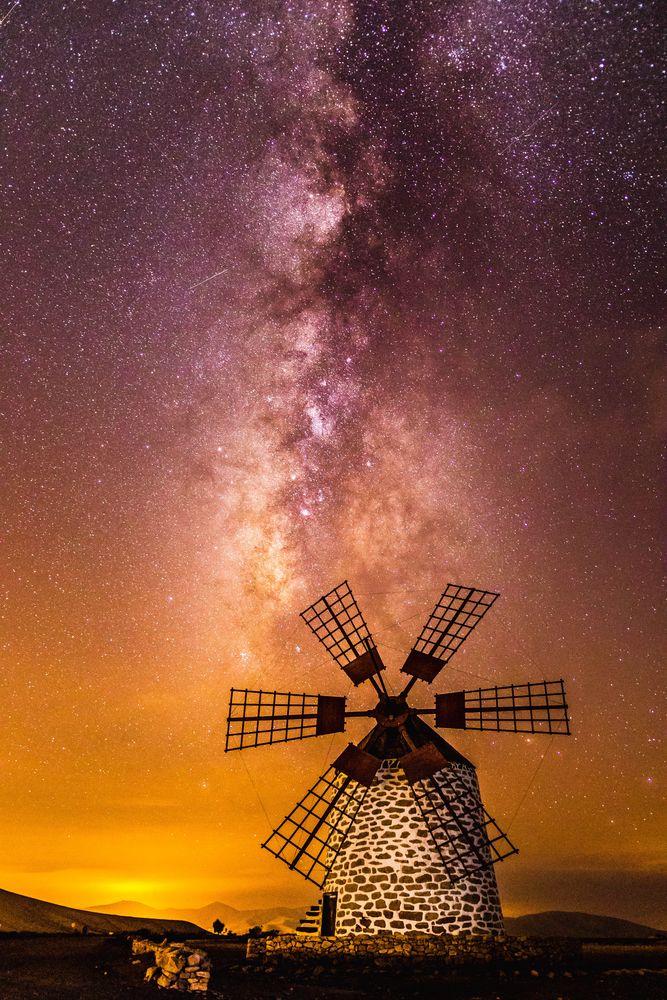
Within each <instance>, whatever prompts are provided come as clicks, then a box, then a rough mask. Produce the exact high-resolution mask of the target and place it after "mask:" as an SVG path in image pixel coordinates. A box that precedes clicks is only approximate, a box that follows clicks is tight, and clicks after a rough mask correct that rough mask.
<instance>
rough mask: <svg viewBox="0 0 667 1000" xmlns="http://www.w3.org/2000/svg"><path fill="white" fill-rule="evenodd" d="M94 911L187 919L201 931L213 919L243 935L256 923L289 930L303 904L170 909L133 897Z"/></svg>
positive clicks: (160, 918) (303, 908) (220, 905)
mask: <svg viewBox="0 0 667 1000" xmlns="http://www.w3.org/2000/svg"><path fill="white" fill-rule="evenodd" d="M90 909H91V911H93V912H94V913H123V914H127V915H129V916H136V917H141V918H142V919H148V918H150V919H155V920H188V921H191V922H192V923H193V924H197V925H198V926H199V927H203V928H204V930H209V931H210V930H211V925H212V923H213V921H214V920H222V922H223V924H225V926H226V927H228V928H229V930H230V931H233V932H234V933H235V934H243V933H244V932H245V931H247V930H248V928H249V927H254V926H256V925H258V924H259V926H260V927H263V928H264V930H267V931H268V930H272V929H275V930H277V931H281V933H283V934H288V933H289V932H290V931H293V930H294V929H295V927H296V925H297V924H298V923H299V920H300V919H301V917H302V916H303V915H304V913H305V912H306V909H307V907H306V906H301V907H298V908H297V909H292V908H290V907H287V906H270V907H264V908H262V909H257V910H236V909H235V908H234V907H233V906H228V905H227V903H208V904H207V905H206V906H201V907H199V908H198V909H189V908H185V909H184V908H178V909H177V908H170V909H167V910H155V909H153V908H152V907H150V906H145V905H144V904H143V903H137V902H134V901H133V900H122V901H121V902H119V903H105V904H104V905H102V906H91V907H90Z"/></svg>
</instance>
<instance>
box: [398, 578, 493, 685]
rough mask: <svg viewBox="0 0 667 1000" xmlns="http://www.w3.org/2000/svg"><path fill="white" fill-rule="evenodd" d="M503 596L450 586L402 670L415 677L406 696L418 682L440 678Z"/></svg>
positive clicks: (453, 584)
mask: <svg viewBox="0 0 667 1000" xmlns="http://www.w3.org/2000/svg"><path fill="white" fill-rule="evenodd" d="M499 596H500V595H499V594H496V593H494V592H493V591H490V590H479V589H477V588H475V587H464V586H460V585H459V584H456V583H448V584H447V586H446V587H445V590H444V592H443V594H442V595H441V597H440V600H439V601H438V603H437V604H436V606H435V607H434V608H433V611H432V612H431V614H430V615H429V618H428V620H427V622H426V624H425V625H424V627H423V629H422V631H421V634H420V636H419V638H418V639H417V641H416V643H415V644H414V646H413V647H412V649H411V651H410V653H409V654H408V658H407V660H406V661H405V663H404V664H403V666H402V667H401V671H402V672H403V673H404V674H410V675H411V676H412V680H411V681H409V682H408V685H407V687H406V689H405V691H404V692H403V693H404V694H405V693H407V691H408V690H409V689H410V688H411V687H412V685H413V684H414V682H415V681H416V680H421V681H427V682H428V683H429V684H430V683H431V681H433V680H434V679H435V678H436V677H437V676H438V674H439V673H440V671H441V670H442V668H443V667H444V666H445V664H446V663H448V662H449V660H450V659H451V658H452V656H453V655H454V653H455V652H456V650H457V649H458V648H459V647H460V646H461V643H463V642H465V640H466V639H467V638H468V636H469V635H470V633H471V632H472V630H473V629H474V628H475V626H476V625H477V624H478V623H479V622H480V621H481V620H482V618H483V617H484V615H485V614H486V612H487V611H488V610H489V608H490V607H491V606H492V605H493V603H494V601H495V600H496V599H497V598H498V597H499Z"/></svg>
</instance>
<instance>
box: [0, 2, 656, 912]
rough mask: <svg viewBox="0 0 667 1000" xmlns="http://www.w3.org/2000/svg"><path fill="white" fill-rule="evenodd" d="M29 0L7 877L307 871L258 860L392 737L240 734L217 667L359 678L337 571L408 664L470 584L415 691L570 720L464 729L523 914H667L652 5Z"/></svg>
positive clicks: (17, 26)
mask: <svg viewBox="0 0 667 1000" xmlns="http://www.w3.org/2000/svg"><path fill="white" fill-rule="evenodd" d="M3 12H4V13H3V15H2V17H3V18H4V20H2V18H0V20H1V26H0V53H1V57H0V63H1V66H2V92H3V98H4V100H3V104H4V123H3V130H2V134H3V142H2V157H3V161H2V162H3V166H2V194H3V205H4V209H3V225H2V241H3V244H4V245H3V253H2V269H3V281H2V285H3V293H2V297H1V299H0V312H1V313H2V334H1V337H2V358H1V362H0V384H1V388H2V398H1V403H0V415H1V424H0V426H1V431H0V433H1V434H2V439H3V443H2V451H1V454H2V464H3V474H2V479H3V487H2V491H1V494H0V512H1V517H2V533H1V536H0V544H1V548H0V552H1V553H2V560H1V563H0V589H1V593H2V604H1V605H0V609H1V610H0V616H1V643H2V672H1V678H0V720H1V722H2V724H1V726H0V766H1V773H2V780H1V781H0V803H1V806H2V812H1V816H2V819H1V821H0V858H1V861H0V886H2V888H5V889H10V890H13V891H16V892H23V893H26V894H29V895H35V896H39V897H41V898H47V899H50V900H53V901H56V902H63V903H67V904H70V905H78V906H86V905H93V904H100V903H108V902H113V901H115V900H118V899H123V898H124V899H138V900H141V901H143V902H145V903H148V904H150V905H158V906H162V905H192V906H195V905H202V904H204V903H208V902H210V901H212V900H213V899H221V900H223V901H225V902H227V903H231V904H232V905H238V906H249V905H264V904H268V903H273V902H283V903H285V904H290V905H297V904H301V903H305V902H307V901H309V900H310V899H312V898H313V897H314V895H315V893H314V891H313V892H311V889H310V888H309V887H308V885H307V883H305V882H303V881H302V880H301V879H300V878H299V877H298V876H297V875H294V874H292V873H290V872H289V871H288V870H287V869H286V868H284V866H282V865H279V864H278V863H277V862H275V861H274V860H273V859H272V858H271V857H270V856H269V855H268V854H267V853H266V852H264V851H261V850H260V849H259V844H260V843H261V841H262V840H264V839H265V837H266V836H267V834H268V832H269V831H270V829H271V826H274V825H277V823H278V822H279V821H280V820H281V819H282V817H283V816H284V815H285V813H287V812H288V811H289V810H290V809H291V807H292V806H293V804H294V803H295V801H296V800H297V798H300V797H301V795H302V794H303V792H304V791H305V789H306V788H307V787H308V786H309V785H311V784H313V783H314V781H315V779H316V778H317V777H318V775H319V774H321V773H322V772H323V771H324V770H325V769H326V766H327V764H328V762H329V761H330V760H331V759H333V757H334V756H335V755H337V754H338V753H339V752H340V750H341V749H342V747H343V746H344V745H345V744H346V742H347V740H348V738H352V739H355V740H356V739H358V738H360V737H361V736H362V735H363V734H364V732H365V731H366V729H367V728H368V725H367V723H366V724H364V721H363V720H361V721H359V720H357V721H355V722H353V723H352V724H351V726H350V731H349V736H348V735H340V736H337V737H335V738H333V739H331V738H329V737H324V738H321V739H320V740H310V741H307V742H304V743H303V744H290V745H288V746H275V747H269V748H263V749H258V750H248V751H245V752H244V753H243V754H242V755H241V754H230V755H228V756H225V754H224V752H223V747H224V729H225V718H226V714H227V700H228V691H229V687H230V686H231V685H232V684H234V685H235V686H237V687H245V686H249V687H253V686H256V687H264V688H270V689H273V688H277V689H278V690H291V691H296V692H301V691H312V692H318V691H319V692H321V693H324V694H346V693H347V692H348V690H349V685H348V681H347V678H346V677H345V676H344V674H343V673H342V672H341V671H340V670H338V669H337V668H336V667H335V665H334V664H333V663H332V662H331V661H330V660H329V659H328V658H327V657H326V654H323V653H322V652H320V650H319V649H318V647H317V643H316V642H315V640H314V638H313V637H312V636H310V634H309V633H308V630H307V628H306V627H305V625H304V624H303V623H302V622H301V621H300V619H299V617H298V612H299V611H300V610H302V609H303V608H304V607H306V605H308V604H310V603H311V601H313V600H314V599H315V598H317V597H318V596H319V594H321V593H323V592H325V591H327V590H329V589H331V587H333V586H334V585H335V584H337V583H339V582H340V580H342V579H345V578H347V579H348V580H349V581H350V583H351V585H352V586H353V588H354V590H355V593H356V594H357V596H358V598H359V602H360V604H361V605H362V608H363V610H364V613H365V615H366V618H367V620H368V622H369V625H370V627H371V629H372V630H373V631H374V632H375V633H376V634H377V642H378V646H379V648H380V650H381V652H382V654H383V656H384V658H385V661H386V662H387V663H388V664H389V665H390V666H391V667H392V668H393V673H390V672H389V671H388V680H389V682H390V683H393V685H394V687H397V686H398V677H397V673H396V669H397V668H398V667H399V666H400V665H401V663H402V662H403V656H404V655H405V653H406V652H407V650H408V649H409V648H410V646H411V645H412V643H413V641H414V639H415V638H416V636H417V634H418V632H419V630H420V628H421V625H422V622H423V620H424V619H425V617H426V615H427V613H428V611H429V610H430V608H431V607H432V606H433V604H434V602H435V599H436V598H437V597H438V595H439V594H440V593H441V591H442V589H443V588H444V585H445V584H446V583H447V582H448V581H450V580H451V581H454V582H457V583H464V584H474V585H476V586H480V587H483V588H486V589H488V590H495V591H500V592H501V594H502V597H501V599H500V600H499V601H498V602H496V604H495V606H494V608H493V609H492V611H491V612H490V613H489V614H488V615H487V616H486V618H485V620H484V622H483V623H482V624H481V625H480V627H479V629H477V630H476V632H475V633H474V635H473V636H472V637H471V638H470V640H469V641H468V642H467V643H466V645H465V648H464V649H463V650H461V652H460V653H459V654H458V655H457V656H456V657H455V658H454V660H453V661H452V664H451V666H449V667H447V668H446V670H443V672H442V673H441V674H440V676H439V678H438V680H437V681H436V683H435V685H434V686H433V689H431V690H429V689H428V688H427V687H426V685H422V684H420V685H418V688H417V689H416V690H415V695H414V696H413V701H414V702H420V703H428V702H429V700H430V698H431V697H432V695H433V693H434V689H435V690H438V691H444V690H452V689H460V688H462V687H472V686H478V685H479V684H485V683H487V682H490V683H491V684H496V683H498V684H504V683H509V682H511V681H515V682H521V681H526V680H541V679H542V678H545V677H546V678H552V677H556V678H557V677H561V676H562V677H564V678H565V680H566V685H567V690H568V694H569V700H570V704H571V713H572V718H573V722H572V726H573V732H574V735H573V736H572V737H571V738H570V739H569V740H568V739H563V738H553V739H550V738H548V737H541V736H536V737H534V738H532V739H531V738H527V737H523V736H515V735H504V734H501V735H497V736H493V735H488V734H462V735H460V736H459V737H457V738H455V739H453V742H454V743H455V745H456V746H457V747H459V748H460V749H461V750H462V751H463V752H464V753H466V754H467V755H469V756H470V757H471V758H472V760H473V761H474V762H475V763H476V764H477V766H478V769H479V771H478V773H479V779H480V784H481V787H482V793H483V795H484V800H485V804H486V806H487V808H488V809H489V811H490V812H491V814H492V815H493V816H494V817H495V818H496V819H497V820H498V822H499V823H500V825H501V826H502V827H503V829H505V830H508V828H509V833H510V835H511V837H512V840H513V841H515V842H516V843H517V845H518V846H519V848H520V851H521V853H520V854H519V856H518V857H515V858H512V859H510V860H508V861H506V862H504V864H502V865H501V866H499V867H500V868H501V869H502V870H501V871H500V872H499V879H500V886H501V891H502V894H503V903H504V907H505V911H506V912H507V913H508V914H515V913H519V912H530V911H535V910H539V909H578V910H587V911H588V912H598V913H606V914H609V915H616V916H622V917H628V918H630V919H636V920H641V921H644V922H647V923H653V924H662V926H667V915H666V914H665V912H664V908H663V907H664V904H663V902H662V900H663V899H664V898H665V896H667V892H666V885H665V882H666V881H667V879H666V878H665V872H666V870H667V869H666V867H665V860H664V854H663V853H661V851H662V846H663V843H664V838H663V837H661V833H662V832H663V831H664V792H663V787H662V785H661V781H660V778H661V764H662V762H663V760H664V756H663V754H664V750H663V746H662V744H661V737H662V726H661V720H662V717H663V714H664V693H665V691H664V668H663V663H664V650H665V647H666V640H667V627H666V623H665V615H664V596H663V595H664V590H663V558H662V553H663V551H664V541H665V530H664V521H663V520H662V510H663V509H664V499H665V495H664V485H663V473H662V470H663V465H662V461H661V447H662V440H663V433H664V424H665V410H666V407H665V398H666V396H665V378H664V375H665V365H664V358H665V351H664V347H665V344H664V335H663V333H662V332H661V328H660V322H661V316H662V311H663V307H662V302H661V298H660V294H659V292H660V275H661V265H662V261H661V245H662V242H663V240H662V221H661V199H662V192H661V190H660V176H659V173H660V171H659V145H658V132H659V121H660V118H659V115H660V110H661V96H662V95H661V90H660V79H661V57H662V53H661V52H660V45H659V41H660V30H659V27H658V4H657V3H655V4H654V3H651V2H646V3H637V2H636V0H618V2H613V0H609V2H605V0H577V2H576V3H574V2H561V0H503V2H498V0H495V2H492V0H459V2H440V3H436V2H404V3H397V2H394V0H392V2H381V0H375V2H368V3H362V2H359V3H353V2H343V0H341V2H333V0H332V2H330V3H328V2H325V0H289V2H288V0H285V2H279V0H273V2H270V0H257V2H255V3H252V2H251V3H236V2H229V3H228V2H224V0H219V2H217V3H214V2H210V0H197V2H193V3H191V4H189V5H188V4H187V3H174V2H167V0H164V2H160V0H126V2H113V0H107V2H102V0H97V2H93V0H71V2H66V3H47V2H45V0H34V2H27V0H26V2H23V0H19V2H18V3H14V4H13V6H12V2H11V0H5V2H4V5H3ZM366 686H368V685H366ZM370 695H371V696H372V691H371V692H370ZM371 696H369V693H368V692H366V691H365V690H360V691H358V692H354V694H353V695H352V696H351V698H350V702H349V707H350V708H366V707H369V705H371V704H372V703H373V701H374V699H373V698H372V697H371ZM661 810H662V812H661ZM661 820H662V823H661ZM270 824H271V826H270ZM311 888H312V887H311Z"/></svg>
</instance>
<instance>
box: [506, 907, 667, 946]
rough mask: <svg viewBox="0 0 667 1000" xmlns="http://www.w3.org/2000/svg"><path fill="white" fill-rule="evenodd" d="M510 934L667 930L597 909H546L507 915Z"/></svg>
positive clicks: (633, 934)
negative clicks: (577, 911)
mask: <svg viewBox="0 0 667 1000" xmlns="http://www.w3.org/2000/svg"><path fill="white" fill-rule="evenodd" d="M505 930H506V931H507V933H508V934H512V935H514V936H525V937H574V938H598V939H599V938H647V937H655V936H656V935H661V936H662V937H664V936H665V931H659V930H656V929H655V928H654V927H645V926H644V925H643V924H634V923H632V921H630V920H619V919H618V918H617V917H600V916H597V915H596V914H594V913H567V912H565V911H562V910H547V911H546V912H545V913H525V914H524V915H523V916H521V917H505Z"/></svg>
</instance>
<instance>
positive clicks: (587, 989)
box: [0, 935, 667, 1000]
mask: <svg viewBox="0 0 667 1000" xmlns="http://www.w3.org/2000/svg"><path fill="white" fill-rule="evenodd" d="M191 943H193V944H195V943H196V944H197V945H198V946H200V947H203V948H204V949H205V950H206V951H207V952H208V954H209V955H210V957H211V960H212V963H213V974H212V978H211V989H210V991H209V993H208V996H209V998H210V1000H221V998H224V1000H357V998H363V997H369V998H378V1000H380V998H382V1000H408V998H409V1000H430V998H431V997H434V996H446V997H447V1000H558V998H561V1000H593V998H594V1000H664V998H665V996H666V995H667V947H666V946H665V944H664V943H663V944H662V945H653V946H648V945H647V946H642V945H628V946H623V945H618V944H616V945H608V946H587V947H586V949H585V955H584V957H583V959H582V961H581V962H580V963H579V964H578V967H577V968H564V969H560V970H557V971H556V970H549V969H546V968H543V969H540V968H529V967H525V968H511V967H507V968H505V969H498V968H495V969H485V970H481V971H477V972H472V971H463V970H460V971H456V972H452V971H451V970H449V971H446V970H442V971H436V970H431V971H429V972H426V971H419V970H413V971H411V972H410V973H407V972H403V973H396V972H381V971H377V970H375V969H372V968H366V969H359V970H357V971H339V972H335V971H334V970H331V969H325V968H323V967H321V966H319V967H315V968H314V969H312V968H311V969H310V970H305V969H304V970H301V971H299V970H286V969H285V970H281V969H279V968H278V969H274V970H273V971H270V972H260V971H257V970H253V969H250V968H248V966H247V965H246V963H245V960H244V956H245V949H244V946H243V945H242V944H237V943H228V942H224V941H219V940H215V939H211V938H208V939H206V940H205V941H197V942H191ZM146 964H147V959H146V958H145V957H143V956H141V957H137V956H134V957H133V956H132V955H131V952H130V944H129V942H128V941H127V939H126V938H124V937H93V936H88V937H73V936H71V935H67V936H65V935H39V936H27V935H26V936H12V935H7V936H4V937H3V936H0V998H2V1000H146V998H150V997H153V998H156V997H157V996H164V997H167V996H170V995H172V994H171V993H169V992H164V991H162V990H158V989H157V987H155V986H151V985H146V984H144V982H143V976H144V969H145V966H146ZM173 995H179V996H180V995H181V994H173ZM193 995H196V994H193Z"/></svg>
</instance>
